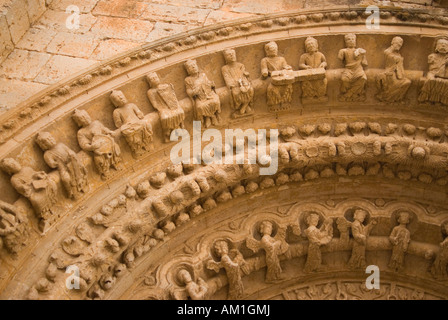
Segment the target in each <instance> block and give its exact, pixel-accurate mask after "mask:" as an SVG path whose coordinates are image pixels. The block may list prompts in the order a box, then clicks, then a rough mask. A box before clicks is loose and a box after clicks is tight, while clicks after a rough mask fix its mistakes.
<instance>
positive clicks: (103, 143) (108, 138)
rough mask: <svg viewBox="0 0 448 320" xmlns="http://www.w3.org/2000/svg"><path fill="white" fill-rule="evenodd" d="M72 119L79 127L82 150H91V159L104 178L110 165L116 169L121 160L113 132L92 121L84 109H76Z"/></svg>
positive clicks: (79, 141)
mask: <svg viewBox="0 0 448 320" xmlns="http://www.w3.org/2000/svg"><path fill="white" fill-rule="evenodd" d="M73 120H74V121H75V122H76V123H77V124H78V126H79V127H80V128H81V129H79V131H78V143H79V146H80V147H81V149H82V150H84V151H86V152H93V161H94V163H95V166H96V168H97V170H98V172H99V173H100V175H101V178H103V179H106V178H107V176H108V175H109V173H110V167H113V168H114V169H116V170H118V169H119V168H118V166H119V164H120V162H121V156H120V155H121V150H120V147H119V146H118V144H117V143H116V142H115V139H114V132H113V131H111V130H109V129H108V128H106V127H105V126H104V125H103V124H102V123H101V122H99V121H98V120H95V121H92V119H91V118H90V116H89V114H88V113H87V111H85V110H76V111H75V113H74V114H73Z"/></svg>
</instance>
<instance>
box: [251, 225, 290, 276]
mask: <svg viewBox="0 0 448 320" xmlns="http://www.w3.org/2000/svg"><path fill="white" fill-rule="evenodd" d="M273 229H274V226H273V224H272V222H270V221H267V220H265V221H262V222H261V223H260V226H259V229H258V232H259V233H260V235H261V240H256V239H254V238H253V237H250V238H247V239H246V246H247V247H248V248H249V249H250V250H252V251H253V252H258V251H259V250H263V251H264V252H265V254H266V267H267V272H266V282H275V281H278V280H281V279H282V277H281V273H282V267H281V266H280V260H279V258H278V257H279V256H280V255H282V254H287V253H288V249H289V245H288V243H287V242H286V239H285V238H286V230H287V226H286V225H283V226H280V227H279V228H278V231H277V233H276V235H275V236H272V234H273V231H274V230H273Z"/></svg>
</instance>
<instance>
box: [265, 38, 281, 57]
mask: <svg viewBox="0 0 448 320" xmlns="http://www.w3.org/2000/svg"><path fill="white" fill-rule="evenodd" d="M264 51H265V52H266V55H267V56H268V57H276V56H277V55H278V45H277V43H275V42H274V41H271V42H269V43H267V44H266V45H265V46H264Z"/></svg>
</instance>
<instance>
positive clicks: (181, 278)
mask: <svg viewBox="0 0 448 320" xmlns="http://www.w3.org/2000/svg"><path fill="white" fill-rule="evenodd" d="M176 277H177V282H178V283H179V284H180V285H181V286H182V288H180V289H173V290H171V292H170V294H171V296H172V297H173V298H174V299H175V300H205V299H206V298H207V293H208V285H207V282H205V281H204V280H203V279H202V278H200V277H197V279H193V276H192V275H191V273H190V271H188V270H187V269H185V268H182V269H180V270H179V271H178V272H177V274H176Z"/></svg>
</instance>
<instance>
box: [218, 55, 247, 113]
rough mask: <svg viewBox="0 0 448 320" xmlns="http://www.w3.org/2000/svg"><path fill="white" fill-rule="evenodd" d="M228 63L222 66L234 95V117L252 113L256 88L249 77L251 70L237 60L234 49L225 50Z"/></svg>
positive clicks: (226, 81)
mask: <svg viewBox="0 0 448 320" xmlns="http://www.w3.org/2000/svg"><path fill="white" fill-rule="evenodd" d="M224 58H225V60H226V65H225V66H223V67H222V68H221V71H222V76H223V77H224V81H225V83H226V85H227V88H229V90H230V93H231V95H232V99H231V101H232V103H233V109H234V110H235V113H234V114H233V117H234V118H235V117H238V116H241V115H246V114H252V113H253V104H254V88H253V86H252V83H251V82H250V79H249V72H247V71H246V67H245V66H244V64H242V63H239V62H237V61H236V53H235V50H233V49H228V50H225V51H224Z"/></svg>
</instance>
